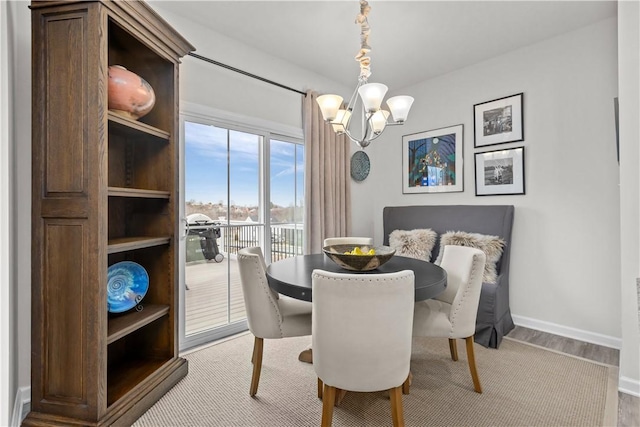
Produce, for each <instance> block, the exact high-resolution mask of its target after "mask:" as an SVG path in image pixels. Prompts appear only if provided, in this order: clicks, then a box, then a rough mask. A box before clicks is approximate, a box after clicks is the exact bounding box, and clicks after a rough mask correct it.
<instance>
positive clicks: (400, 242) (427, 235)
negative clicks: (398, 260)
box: [389, 228, 438, 261]
mask: <svg viewBox="0 0 640 427" xmlns="http://www.w3.org/2000/svg"><path fill="white" fill-rule="evenodd" d="M437 237H438V234H437V233H436V232H435V231H433V230H432V229H430V228H418V229H415V230H410V231H408V230H393V231H392V232H391V234H389V246H391V248H393V249H395V250H396V255H400V256H406V257H409V258H416V259H421V260H423V261H429V260H430V259H431V251H432V250H433V247H434V246H435V244H436V238H437Z"/></svg>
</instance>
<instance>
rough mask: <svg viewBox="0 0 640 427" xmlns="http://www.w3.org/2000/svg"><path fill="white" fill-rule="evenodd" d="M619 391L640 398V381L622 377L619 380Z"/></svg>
mask: <svg viewBox="0 0 640 427" xmlns="http://www.w3.org/2000/svg"><path fill="white" fill-rule="evenodd" d="M618 391H621V392H622V393H626V394H630V395H632V396H636V397H640V381H638V380H634V379H632V378H627V377H620V378H618Z"/></svg>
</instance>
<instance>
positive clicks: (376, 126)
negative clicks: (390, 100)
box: [370, 110, 389, 134]
mask: <svg viewBox="0 0 640 427" xmlns="http://www.w3.org/2000/svg"><path fill="white" fill-rule="evenodd" d="M388 117H389V112H388V111H386V110H378V111H376V112H375V113H374V114H373V116H371V119H370V120H371V129H372V130H373V133H375V134H379V133H382V131H383V130H384V128H385V127H386V126H387V118H388Z"/></svg>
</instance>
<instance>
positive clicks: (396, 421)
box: [389, 386, 404, 427]
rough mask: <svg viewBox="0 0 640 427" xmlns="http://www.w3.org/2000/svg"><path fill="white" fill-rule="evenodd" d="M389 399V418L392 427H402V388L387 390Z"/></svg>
mask: <svg viewBox="0 0 640 427" xmlns="http://www.w3.org/2000/svg"><path fill="white" fill-rule="evenodd" d="M389 396H390V397H391V418H392V419H393V426H394V427H404V412H403V410H402V386H399V387H394V388H392V389H391V390H389Z"/></svg>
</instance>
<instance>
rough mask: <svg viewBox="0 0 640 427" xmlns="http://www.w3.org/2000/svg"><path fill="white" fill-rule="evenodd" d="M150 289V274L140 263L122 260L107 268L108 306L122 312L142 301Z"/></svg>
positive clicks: (114, 311) (111, 311) (113, 311)
mask: <svg viewBox="0 0 640 427" xmlns="http://www.w3.org/2000/svg"><path fill="white" fill-rule="evenodd" d="M148 289H149V274H148V273H147V270H145V269H144V267H143V266H141V265H140V264H138V263H136V262H133V261H122V262H118V263H115V264H113V265H112V266H110V267H109V268H108V269H107V308H108V310H109V312H110V313H122V312H123V311H127V310H130V309H132V308H133V307H135V306H136V305H138V304H139V303H140V301H142V298H144V296H145V295H146V294H147V290H148Z"/></svg>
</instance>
